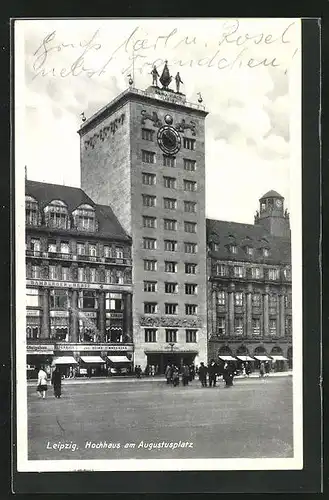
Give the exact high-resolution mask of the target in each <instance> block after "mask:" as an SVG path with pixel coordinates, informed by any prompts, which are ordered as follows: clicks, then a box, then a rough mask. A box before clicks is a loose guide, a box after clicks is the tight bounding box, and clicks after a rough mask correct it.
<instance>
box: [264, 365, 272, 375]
mask: <svg viewBox="0 0 329 500" xmlns="http://www.w3.org/2000/svg"><path fill="white" fill-rule="evenodd" d="M270 371H271V366H270V362H269V361H266V363H265V377H268V376H269V374H270Z"/></svg>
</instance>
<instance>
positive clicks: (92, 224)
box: [72, 204, 97, 232]
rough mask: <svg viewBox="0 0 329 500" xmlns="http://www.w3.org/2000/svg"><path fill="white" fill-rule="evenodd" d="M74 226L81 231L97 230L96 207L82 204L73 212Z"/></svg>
mask: <svg viewBox="0 0 329 500" xmlns="http://www.w3.org/2000/svg"><path fill="white" fill-rule="evenodd" d="M72 216H73V223H74V227H75V228H76V229H78V230H79V231H91V232H93V231H96V229H97V222H96V215H95V209H94V208H93V207H92V206H91V205H88V204H83V205H80V206H79V207H78V208H77V209H76V210H74V211H73V212H72Z"/></svg>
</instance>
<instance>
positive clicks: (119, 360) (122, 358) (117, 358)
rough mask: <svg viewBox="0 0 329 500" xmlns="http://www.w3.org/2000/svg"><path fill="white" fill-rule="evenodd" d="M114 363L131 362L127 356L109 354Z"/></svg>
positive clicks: (108, 357)
mask: <svg viewBox="0 0 329 500" xmlns="http://www.w3.org/2000/svg"><path fill="white" fill-rule="evenodd" d="M107 359H109V360H110V361H111V362H112V363H131V361H130V359H128V358H127V356H107Z"/></svg>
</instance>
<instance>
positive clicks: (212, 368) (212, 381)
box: [208, 359, 217, 387]
mask: <svg viewBox="0 0 329 500" xmlns="http://www.w3.org/2000/svg"><path fill="white" fill-rule="evenodd" d="M208 373H209V387H216V377H217V365H216V363H215V360H214V359H212V360H211V361H210V365H209V367H208Z"/></svg>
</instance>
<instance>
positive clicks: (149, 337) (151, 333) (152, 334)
mask: <svg viewBox="0 0 329 500" xmlns="http://www.w3.org/2000/svg"><path fill="white" fill-rule="evenodd" d="M156 341H157V330H156V328H145V342H156Z"/></svg>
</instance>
